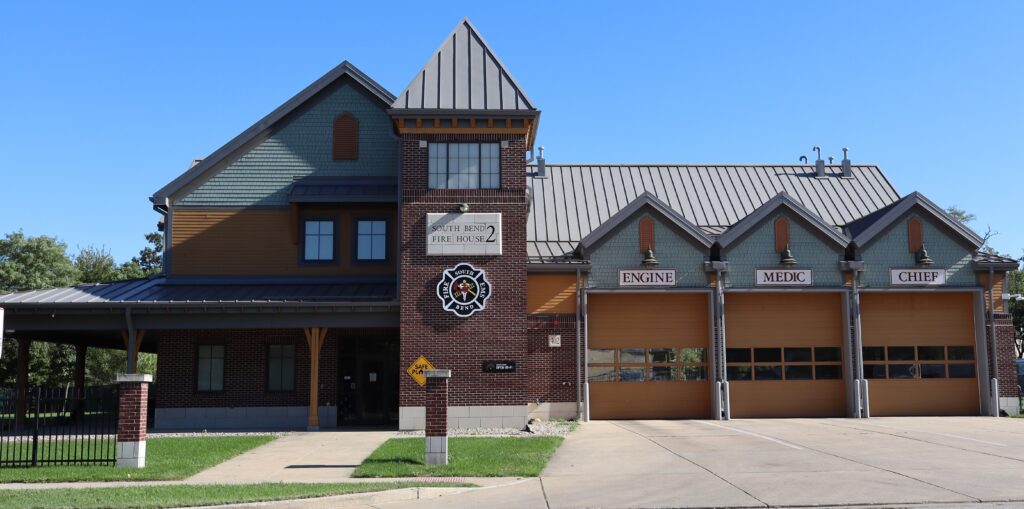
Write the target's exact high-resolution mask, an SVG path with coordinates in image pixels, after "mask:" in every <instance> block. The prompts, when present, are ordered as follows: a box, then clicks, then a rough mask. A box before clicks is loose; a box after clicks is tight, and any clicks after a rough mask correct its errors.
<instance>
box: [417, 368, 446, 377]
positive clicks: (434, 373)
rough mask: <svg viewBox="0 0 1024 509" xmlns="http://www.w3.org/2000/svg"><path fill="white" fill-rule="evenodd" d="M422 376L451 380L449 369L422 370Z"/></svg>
mask: <svg viewBox="0 0 1024 509" xmlns="http://www.w3.org/2000/svg"><path fill="white" fill-rule="evenodd" d="M423 376H424V377H426V378H451V377H452V370H450V369H424V370H423Z"/></svg>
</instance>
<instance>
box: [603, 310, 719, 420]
mask: <svg viewBox="0 0 1024 509" xmlns="http://www.w3.org/2000/svg"><path fill="white" fill-rule="evenodd" d="M708 302H709V301H708V295H707V294H706V293H675V294H665V293H662V294H593V295H590V296H589V297H588V310H587V313H588V317H587V319H588V341H589V348H590V350H589V351H588V352H587V369H588V373H589V381H590V417H591V418H593V419H678V418H707V417H709V416H710V415H711V387H710V385H709V382H708V356H709V355H710V349H709V347H708V346H709V341H710V340H709V331H708V314H709V313H708V306H709V304H708Z"/></svg>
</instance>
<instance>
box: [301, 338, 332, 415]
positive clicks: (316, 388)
mask: <svg viewBox="0 0 1024 509" xmlns="http://www.w3.org/2000/svg"><path fill="white" fill-rule="evenodd" d="M303 332H305V333H306V344H307V345H309V420H308V421H307V423H306V429H309V430H311V431H312V430H318V429H320V412H319V410H320V348H322V347H323V346H324V338H326V337H327V328H326V327H306V328H305V329H303Z"/></svg>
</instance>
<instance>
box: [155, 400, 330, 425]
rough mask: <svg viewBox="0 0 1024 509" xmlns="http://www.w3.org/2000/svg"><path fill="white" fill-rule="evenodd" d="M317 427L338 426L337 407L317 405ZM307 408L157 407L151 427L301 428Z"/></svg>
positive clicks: (305, 420)
mask: <svg viewBox="0 0 1024 509" xmlns="http://www.w3.org/2000/svg"><path fill="white" fill-rule="evenodd" d="M319 415H320V428H321V429H323V428H334V427H337V426H338V407H336V406H321V407H320V409H319ZM308 419H309V407H304V406H265V407H235V408H225V407H210V408H157V409H156V414H155V416H154V428H155V429H157V430H161V431H162V430H174V429H264V428H266V429H282V428H289V429H291V428H298V429H305V428H306V423H307V421H308Z"/></svg>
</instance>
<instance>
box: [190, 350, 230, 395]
mask: <svg viewBox="0 0 1024 509" xmlns="http://www.w3.org/2000/svg"><path fill="white" fill-rule="evenodd" d="M196 364H197V365H196V389H197V390H198V391H200V392H213V391H223V390H224V345H200V346H199V352H198V355H197V362H196Z"/></svg>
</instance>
